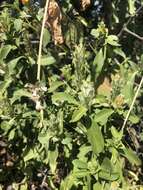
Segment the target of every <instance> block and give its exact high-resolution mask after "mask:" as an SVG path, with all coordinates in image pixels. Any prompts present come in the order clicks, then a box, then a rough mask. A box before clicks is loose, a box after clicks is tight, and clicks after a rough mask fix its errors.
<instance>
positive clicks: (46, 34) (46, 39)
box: [42, 28, 51, 48]
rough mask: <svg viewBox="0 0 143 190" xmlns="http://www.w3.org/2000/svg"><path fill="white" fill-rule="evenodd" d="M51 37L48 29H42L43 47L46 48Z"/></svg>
mask: <svg viewBox="0 0 143 190" xmlns="http://www.w3.org/2000/svg"><path fill="white" fill-rule="evenodd" d="M50 39H51V36H50V33H49V31H48V29H46V28H44V34H43V43H42V45H43V47H44V48H46V46H47V44H48V43H49V42H50Z"/></svg>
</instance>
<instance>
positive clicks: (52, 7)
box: [46, 0, 64, 44]
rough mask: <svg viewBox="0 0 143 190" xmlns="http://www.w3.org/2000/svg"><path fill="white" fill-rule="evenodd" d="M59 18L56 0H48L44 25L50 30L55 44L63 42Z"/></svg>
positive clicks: (60, 15) (60, 18)
mask: <svg viewBox="0 0 143 190" xmlns="http://www.w3.org/2000/svg"><path fill="white" fill-rule="evenodd" d="M61 20H62V14H61V10H60V7H59V5H58V3H57V2H56V1H53V0H50V2H49V8H48V14H47V21H46V25H47V26H48V27H49V28H50V30H51V32H52V37H53V40H54V43H55V44H62V43H63V42H64V38H63V34H62V27H61Z"/></svg>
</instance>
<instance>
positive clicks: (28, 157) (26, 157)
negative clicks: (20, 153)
mask: <svg viewBox="0 0 143 190" xmlns="http://www.w3.org/2000/svg"><path fill="white" fill-rule="evenodd" d="M37 156H38V155H37V153H36V152H35V151H34V150H33V149H32V148H31V149H30V150H29V151H28V152H27V153H26V154H25V155H24V158H23V159H24V162H27V161H29V160H31V159H34V158H36V157H37Z"/></svg>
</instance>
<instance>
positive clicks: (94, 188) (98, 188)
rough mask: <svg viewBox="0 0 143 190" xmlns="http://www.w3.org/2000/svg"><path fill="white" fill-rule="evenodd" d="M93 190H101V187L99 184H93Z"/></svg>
mask: <svg viewBox="0 0 143 190" xmlns="http://www.w3.org/2000/svg"><path fill="white" fill-rule="evenodd" d="M93 190H103V186H102V185H101V184H100V183H95V184H94V185H93Z"/></svg>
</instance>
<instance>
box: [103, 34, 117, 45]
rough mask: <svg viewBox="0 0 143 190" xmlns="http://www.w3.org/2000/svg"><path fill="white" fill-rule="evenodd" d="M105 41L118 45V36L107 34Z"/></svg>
mask: <svg viewBox="0 0 143 190" xmlns="http://www.w3.org/2000/svg"><path fill="white" fill-rule="evenodd" d="M106 43H107V44H110V45H111V46H120V45H119V44H118V37H117V36H115V35H110V36H108V37H107V39H106Z"/></svg>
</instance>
